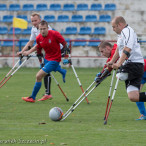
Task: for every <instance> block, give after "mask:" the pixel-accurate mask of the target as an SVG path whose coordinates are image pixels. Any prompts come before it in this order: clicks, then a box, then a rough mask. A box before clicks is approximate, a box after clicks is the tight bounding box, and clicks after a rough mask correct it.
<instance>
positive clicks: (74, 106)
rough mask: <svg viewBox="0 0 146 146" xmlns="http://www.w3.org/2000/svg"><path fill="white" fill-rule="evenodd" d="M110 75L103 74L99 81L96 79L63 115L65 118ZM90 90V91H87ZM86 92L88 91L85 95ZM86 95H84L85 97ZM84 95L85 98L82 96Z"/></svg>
mask: <svg viewBox="0 0 146 146" xmlns="http://www.w3.org/2000/svg"><path fill="white" fill-rule="evenodd" d="M109 75H110V73H108V74H106V75H105V76H103V77H102V78H101V79H100V80H98V82H96V81H94V82H93V83H92V84H91V85H90V86H89V87H88V88H87V89H86V90H85V92H84V93H83V94H82V95H81V96H80V97H79V98H78V99H77V100H76V101H75V103H74V104H73V105H72V106H71V107H70V108H69V110H68V111H67V112H66V113H65V114H64V115H63V119H62V121H63V120H65V119H66V118H67V117H68V116H69V115H70V114H71V113H72V112H73V111H74V110H75V109H76V107H78V106H79V104H80V103H81V102H82V101H83V100H84V99H85V98H86V97H87V96H88V95H89V94H90V93H91V92H92V91H93V90H94V89H95V88H96V87H97V86H98V85H99V84H100V83H101V82H102V81H103V80H104V79H105V78H107V77H108V76H109ZM94 83H96V85H95V86H94V87H93V88H92V89H91V90H90V91H89V92H88V90H89V89H90V88H91V87H92V86H93V84H94ZM87 92H88V93H87ZM85 93H87V94H86V95H85ZM83 96H84V97H83ZM82 97H83V98H82Z"/></svg>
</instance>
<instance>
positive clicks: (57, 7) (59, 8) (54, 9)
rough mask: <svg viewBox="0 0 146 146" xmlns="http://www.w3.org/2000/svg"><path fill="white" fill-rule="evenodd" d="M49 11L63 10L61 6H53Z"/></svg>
mask: <svg viewBox="0 0 146 146" xmlns="http://www.w3.org/2000/svg"><path fill="white" fill-rule="evenodd" d="M49 10H51V11H60V10H61V4H51V5H50V9H49Z"/></svg>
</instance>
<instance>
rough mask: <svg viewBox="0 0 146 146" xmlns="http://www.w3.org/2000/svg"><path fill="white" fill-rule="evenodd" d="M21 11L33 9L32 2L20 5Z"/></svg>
mask: <svg viewBox="0 0 146 146" xmlns="http://www.w3.org/2000/svg"><path fill="white" fill-rule="evenodd" d="M22 11H34V5H33V4H24V5H23V7H22Z"/></svg>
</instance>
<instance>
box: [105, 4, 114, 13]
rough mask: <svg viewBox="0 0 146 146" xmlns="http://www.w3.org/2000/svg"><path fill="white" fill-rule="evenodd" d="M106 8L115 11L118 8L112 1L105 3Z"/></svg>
mask: <svg viewBox="0 0 146 146" xmlns="http://www.w3.org/2000/svg"><path fill="white" fill-rule="evenodd" d="M104 10H105V11H115V10H116V5H115V4H113V3H111V4H105V5H104Z"/></svg>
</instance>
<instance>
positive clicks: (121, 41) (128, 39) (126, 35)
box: [117, 25, 144, 63]
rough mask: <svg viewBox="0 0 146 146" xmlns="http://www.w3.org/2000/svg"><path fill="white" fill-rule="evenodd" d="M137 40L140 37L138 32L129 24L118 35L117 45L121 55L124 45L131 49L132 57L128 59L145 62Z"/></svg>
mask: <svg viewBox="0 0 146 146" xmlns="http://www.w3.org/2000/svg"><path fill="white" fill-rule="evenodd" d="M137 41H138V39H137V35H136V33H135V32H134V30H133V29H132V28H131V27H130V26H128V25H127V26H126V27H125V28H124V29H123V30H122V31H121V34H120V35H118V40H117V46H118V51H119V55H120V56H121V55H122V51H123V48H124V47H128V48H130V49H131V52H130V57H129V58H128V60H130V61H131V62H139V63H144V59H143V56H142V53H141V49H140V45H139V43H138V42H137Z"/></svg>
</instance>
